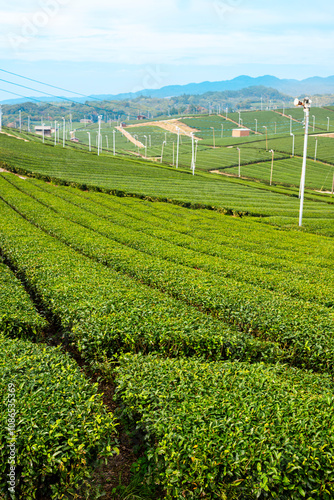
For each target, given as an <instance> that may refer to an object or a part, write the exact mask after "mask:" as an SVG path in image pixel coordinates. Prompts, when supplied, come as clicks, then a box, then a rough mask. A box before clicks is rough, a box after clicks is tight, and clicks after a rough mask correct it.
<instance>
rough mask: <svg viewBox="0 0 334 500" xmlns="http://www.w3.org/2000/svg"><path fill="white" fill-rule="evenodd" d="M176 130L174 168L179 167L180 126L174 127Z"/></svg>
mask: <svg viewBox="0 0 334 500" xmlns="http://www.w3.org/2000/svg"><path fill="white" fill-rule="evenodd" d="M176 131H177V145H176V168H179V149H180V127H176Z"/></svg>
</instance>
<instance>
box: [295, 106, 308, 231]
mask: <svg viewBox="0 0 334 500" xmlns="http://www.w3.org/2000/svg"><path fill="white" fill-rule="evenodd" d="M311 103H312V101H311V99H309V98H308V97H305V99H303V100H302V101H300V100H299V99H295V102H294V104H295V106H303V108H304V114H305V137H304V152H303V166H302V176H301V180H300V208H299V227H301V225H302V222H303V205H304V190H305V175H306V158H307V141H308V126H309V121H310V108H311Z"/></svg>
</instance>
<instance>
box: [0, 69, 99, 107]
mask: <svg viewBox="0 0 334 500" xmlns="http://www.w3.org/2000/svg"><path fill="white" fill-rule="evenodd" d="M0 71H2V72H3V73H8V74H9V75H14V76H18V77H19V78H23V79H24V80H29V81H31V82H35V83H39V84H40V85H44V86H46V87H52V88H53V89H57V90H63V91H64V92H70V94H75V95H79V96H81V97H86V98H87V99H88V98H89V99H95V100H96V101H101V99H98V98H97V97H93V96H87V95H85V94H80V93H79V92H74V91H73V90H68V89H63V88H62V87H56V86H55V85H51V84H50V83H44V82H41V81H40V80H34V79H33V78H28V77H27V76H23V75H19V74H18V73H12V72H11V71H7V70H5V69H1V68H0Z"/></svg>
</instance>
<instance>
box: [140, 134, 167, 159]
mask: <svg viewBox="0 0 334 500" xmlns="http://www.w3.org/2000/svg"><path fill="white" fill-rule="evenodd" d="M144 137H145V158H147V136H146V135H144ZM162 147H163V146H162Z"/></svg>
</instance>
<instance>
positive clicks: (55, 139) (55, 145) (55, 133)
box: [55, 120, 57, 146]
mask: <svg viewBox="0 0 334 500" xmlns="http://www.w3.org/2000/svg"><path fill="white" fill-rule="evenodd" d="M55 146H57V122H56V120H55Z"/></svg>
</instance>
